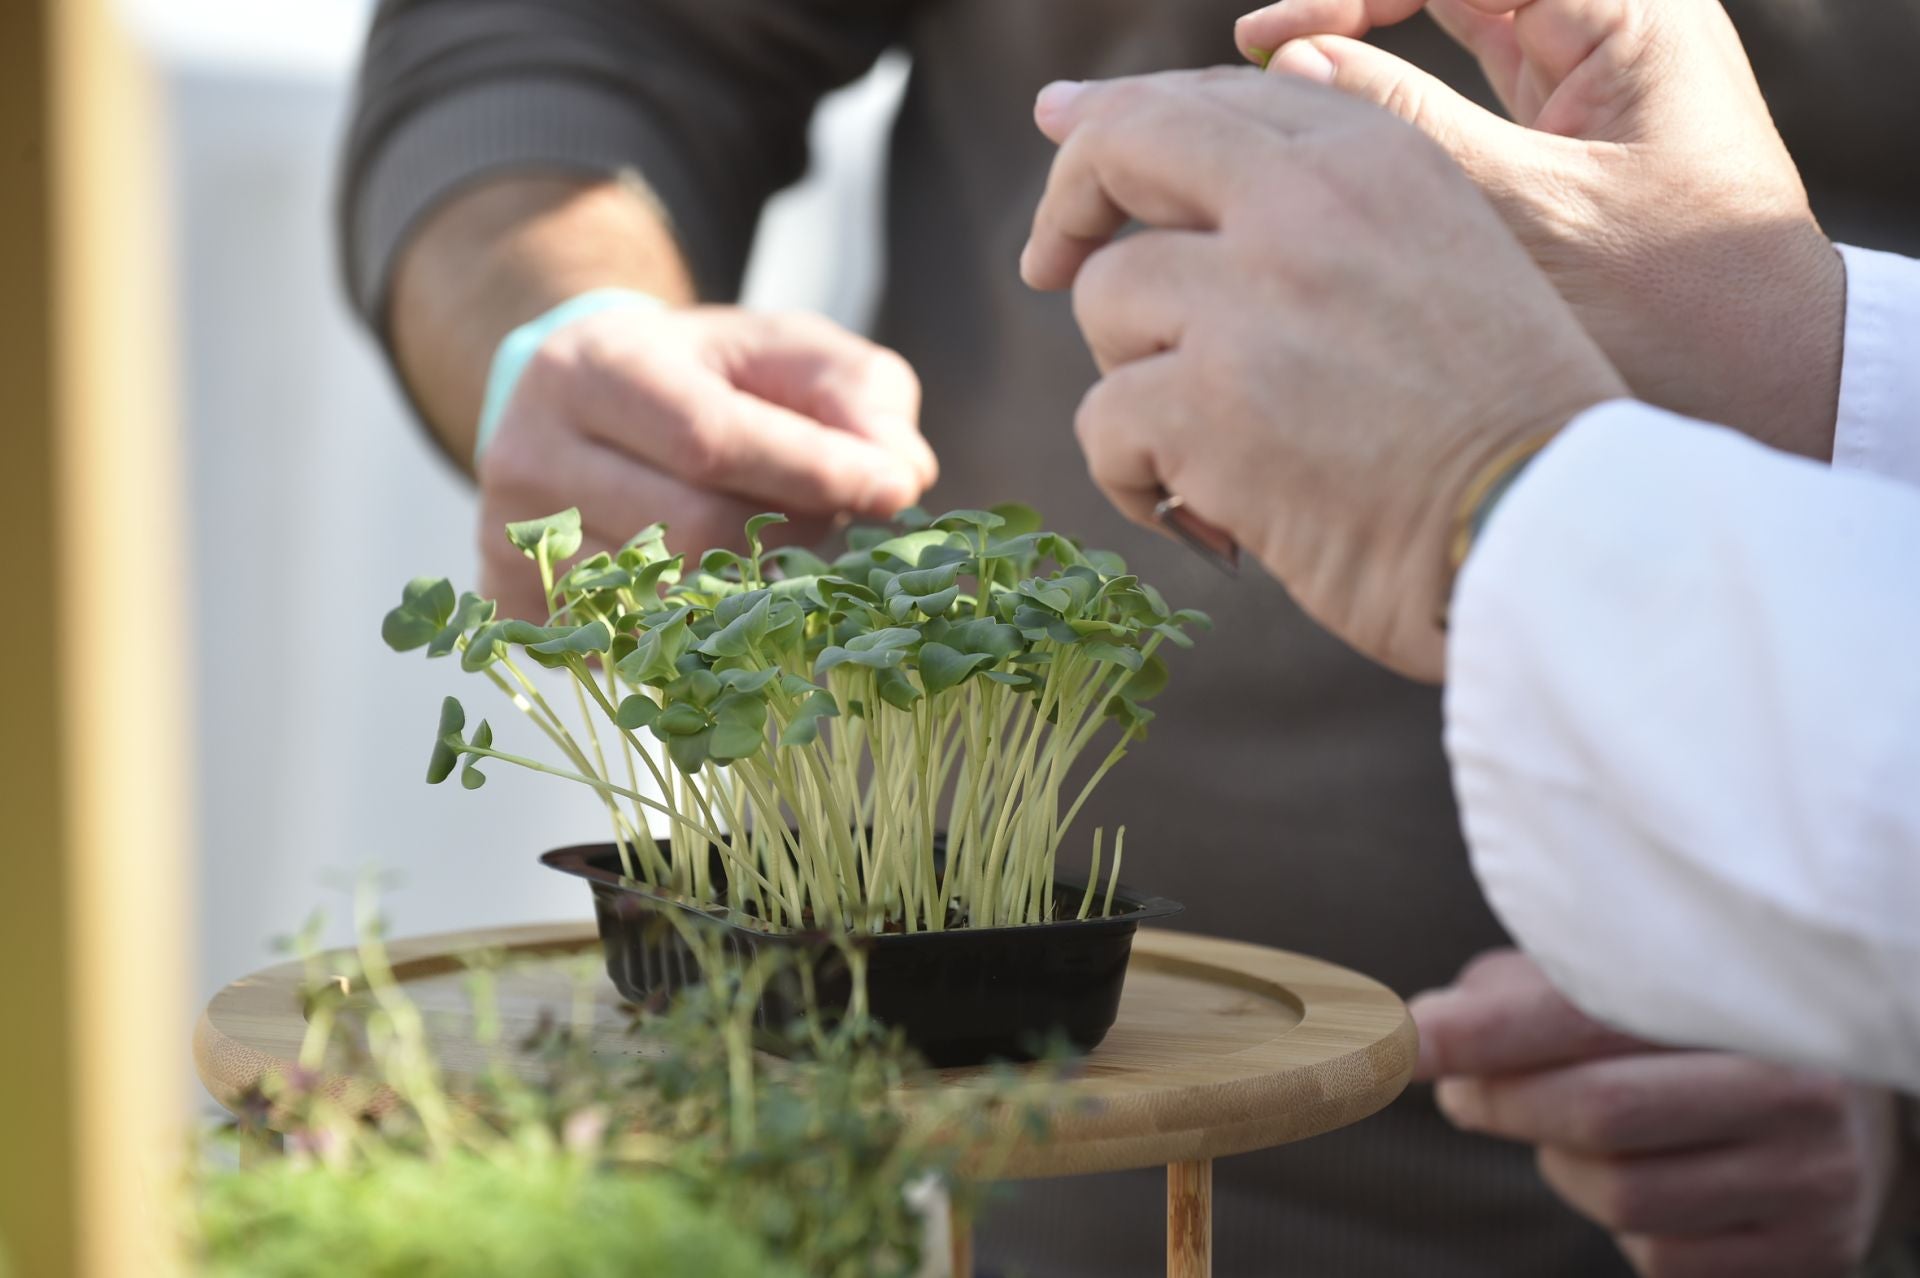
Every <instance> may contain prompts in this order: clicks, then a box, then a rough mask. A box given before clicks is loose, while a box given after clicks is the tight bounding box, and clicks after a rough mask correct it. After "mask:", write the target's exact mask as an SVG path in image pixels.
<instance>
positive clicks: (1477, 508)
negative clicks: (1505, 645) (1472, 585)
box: [1435, 427, 1565, 630]
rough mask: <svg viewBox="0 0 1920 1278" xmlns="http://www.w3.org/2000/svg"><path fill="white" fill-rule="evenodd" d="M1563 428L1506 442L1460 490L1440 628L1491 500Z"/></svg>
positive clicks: (1499, 494) (1454, 519)
mask: <svg viewBox="0 0 1920 1278" xmlns="http://www.w3.org/2000/svg"><path fill="white" fill-rule="evenodd" d="M1563 429H1565V428H1564V427H1555V428H1554V429H1552V430H1548V431H1542V432H1540V433H1539V434H1538V435H1530V436H1528V437H1527V438H1525V439H1523V440H1520V441H1519V442H1518V443H1515V444H1511V445H1509V446H1508V447H1507V448H1505V449H1503V450H1502V451H1501V452H1500V453H1499V454H1498V455H1497V456H1496V457H1494V459H1493V460H1492V461H1490V462H1488V463H1487V464H1486V465H1485V466H1482V467H1481V468H1480V470H1479V471H1478V472H1476V473H1475V475H1474V477H1473V482H1472V483H1470V484H1468V485H1467V487H1466V491H1465V492H1463V493H1461V495H1460V505H1459V506H1458V507H1457V508H1456V509H1455V510H1454V512H1453V537H1452V539H1451V540H1450V541H1449V542H1448V545H1447V578H1446V581H1447V588H1446V593H1445V594H1444V595H1442V596H1441V601H1440V615H1439V616H1438V617H1437V618H1436V619H1435V620H1436V621H1437V622H1438V624H1439V626H1440V628H1441V629H1442V630H1445V629H1446V628H1447V612H1448V609H1449V606H1450V605H1451V603H1452V601H1453V585H1454V582H1455V581H1456V580H1458V578H1459V576H1460V570H1461V569H1462V568H1464V567H1465V566H1466V563H1467V555H1468V554H1469V553H1470V552H1471V551H1472V550H1473V540H1474V538H1475V537H1476V536H1478V535H1479V532H1480V528H1481V526H1482V525H1483V524H1485V522H1486V517H1487V515H1488V514H1489V513H1490V512H1491V510H1492V506H1493V502H1494V500H1495V499H1496V498H1498V497H1499V496H1501V495H1502V494H1503V493H1504V492H1505V491H1506V489H1507V487H1508V486H1509V485H1510V484H1512V483H1513V481H1514V480H1515V479H1517V478H1518V477H1519V475H1520V472H1521V471H1523V470H1525V469H1526V468H1527V463H1529V462H1531V461H1532V460H1533V459H1534V458H1536V457H1538V456H1539V455H1540V454H1541V453H1542V452H1543V451H1545V449H1546V447H1547V445H1548V444H1551V443H1552V442H1553V441H1554V440H1556V439H1558V438H1559V437H1560V432H1561V430H1563Z"/></svg>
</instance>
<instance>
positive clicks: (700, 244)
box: [338, 0, 907, 331]
mask: <svg viewBox="0 0 1920 1278" xmlns="http://www.w3.org/2000/svg"><path fill="white" fill-rule="evenodd" d="M906 8H907V5H906V4H905V3H904V0H891V2H889V0H383V3H382V4H381V5H380V8H379V11H378V13H377V14H376V16H375V18H374V21H373V26H372V29H371V31H370V33H369V35H368V39H367V47H366V54H365V58H364V61H363V63H362V66H361V71H360V81H359V87H358V91H357V94H356V98H355V103H354V109H353V115H352V119H351V122H350V125H349V129H348V134H347V141H346V151H345V155H344V157H343V163H342V171H341V175H340V191H339V208H338V218H339V235H340V245H341V252H342V257H343V268H344V271H345V276H346V285H347V289H348V292H349V294H350V295H351V297H352V301H353V304H354V306H355V308H356V309H357V310H358V311H359V312H360V314H361V316H362V317H363V318H365V319H366V320H367V322H368V324H369V325H370V326H371V327H373V328H374V329H375V330H376V331H381V330H383V328H384V316H385V311H386V302H387V285H388V281H389V278H390V273H391V270H392V267H393V263H394V260H395V258H396V256H397V254H398V252H399V250H400V248H401V246H402V245H403V244H404V243H405V241H406V238H407V236H408V234H409V232H410V231H411V230H412V229H413V228H414V227H416V226H418V225H419V224H420V221H421V219H422V217H423V216H424V215H425V214H427V213H428V212H430V211H431V210H432V209H433V208H434V207H435V206H436V205H437V204H438V203H439V202H441V201H442V200H445V199H446V198H447V197H448V196H449V195H450V194H452V193H453V192H455V191H457V190H459V189H461V188H462V187H464V186H466V185H468V184H471V183H474V182H476V181H479V180H482V179H484V178H486V177H487V176H488V175H490V174H499V173H501V172H504V171H520V172H528V171H542V172H548V173H553V172H563V173H564V172H574V173H581V174H587V175H596V176H601V175H606V176H610V175H613V174H616V173H620V172H623V171H632V172H636V173H638V174H639V176H640V177H641V178H642V179H643V180H644V181H645V182H646V184H647V185H648V186H649V187H650V188H651V189H652V191H653V193H654V195H655V196H656V197H657V198H658V199H659V201H660V203H661V205H662V207H663V209H664V210H665V212H666V214H667V216H668V218H669V219H670V221H671V222H672V225H673V229H674V232H675V234H676V235H677V237H678V239H679V242H680V244H681V247H682V249H683V251H684V252H685V253H686V254H687V258H688V262H689V265H690V266H691V268H692V271H693V276H694V279H695V281H696V282H697V284H698V286H699V289H700V292H701V295H702V296H703V297H707V298H712V299H726V298H731V297H732V296H733V295H734V294H735V293H736V292H737V290H738V288H739V284H740V276H741V273H742V271H743V269H744V267H745V263H746V256H747V250H748V248H749V244H750V240H751V238H752V234H753V228H754V225H755V223H756V221H757V219H758V217H759V213H760V208H761V206H762V204H764V203H765V201H766V199H767V197H768V196H770V195H772V194H773V193H774V192H775V191H777V190H779V189H780V188H781V187H783V186H785V185H787V184H788V183H790V182H792V181H793V180H795V179H796V178H797V177H799V176H800V174H801V173H802V171H803V170H804V169H805V167H806V158H807V157H806V131H807V124H808V121H809V119H810V118H811V116H812V113H813V108H814V106H815V104H816V103H818V101H819V100H820V98H821V97H823V96H824V95H825V94H826V93H827V92H829V91H830V90H832V89H834V88H837V87H839V86H840V85H842V84H845V83H848V82H849V81H851V80H854V79H856V78H858V77H859V76H860V75H861V74H862V73H863V72H865V71H866V70H867V68H868V67H870V66H871V65H872V63H873V61H874V60H875V59H876V58H877V57H878V56H879V55H880V53H881V52H883V51H884V50H885V49H886V48H887V46H888V45H889V44H890V43H892V42H893V40H894V39H895V38H896V36H897V33H898V28H899V26H900V23H901V17H900V15H902V14H903V13H904V12H905V10H906Z"/></svg>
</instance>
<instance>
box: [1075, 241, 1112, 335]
mask: <svg viewBox="0 0 1920 1278" xmlns="http://www.w3.org/2000/svg"><path fill="white" fill-rule="evenodd" d="M1123 247H1124V242H1123V243H1122V244H1110V245H1108V246H1107V247H1105V248H1102V249H1100V250H1099V251H1098V252H1096V253H1094V254H1093V255H1092V256H1091V257H1089V258H1088V259H1087V260H1086V262H1085V263H1084V264H1082V266H1081V267H1080V273H1079V274H1078V275H1076V276H1075V277H1074V280H1073V318H1074V322H1075V323H1077V324H1079V326H1080V329H1081V331H1082V332H1084V333H1085V334H1086V335H1087V337H1088V338H1089V339H1092V338H1094V337H1095V335H1096V334H1097V333H1098V331H1099V329H1100V328H1101V321H1102V319H1103V317H1105V316H1107V315H1109V314H1111V313H1112V309H1113V303H1114V301H1115V299H1116V297H1118V296H1119V294H1120V290H1121V288H1122V286H1123V279H1122V277H1123V276H1124V274H1125V272H1124V270H1123V269H1122V268H1123V265H1124V263H1123V262H1122V260H1121V259H1122V257H1123V256H1124V255H1123V254H1121V253H1120V252H1119V250H1120V249H1121V248H1123Z"/></svg>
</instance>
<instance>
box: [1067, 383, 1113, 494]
mask: <svg viewBox="0 0 1920 1278" xmlns="http://www.w3.org/2000/svg"><path fill="white" fill-rule="evenodd" d="M1111 387H1112V383H1110V382H1108V381H1107V380H1106V379H1104V378H1102V379H1101V380H1100V381H1097V382H1095V383H1094V384H1093V385H1092V386H1090V387H1088V388H1087V393H1086V394H1085V395H1082V396H1081V397H1080V406H1079V407H1078V408H1076V409H1075V410H1074V412H1073V437H1074V438H1075V439H1077V440H1079V441H1080V447H1081V448H1082V449H1084V450H1086V454H1087V461H1088V463H1089V464H1090V465H1092V466H1093V467H1094V468H1095V470H1096V472H1097V471H1098V467H1099V454H1100V451H1101V449H1100V444H1101V442H1102V440H1103V439H1104V438H1105V433H1106V430H1107V428H1108V426H1109V424H1110V421H1111V409H1112V406H1111V404H1110V403H1109V401H1110V400H1111V399H1112V396H1113V392H1112V389H1111Z"/></svg>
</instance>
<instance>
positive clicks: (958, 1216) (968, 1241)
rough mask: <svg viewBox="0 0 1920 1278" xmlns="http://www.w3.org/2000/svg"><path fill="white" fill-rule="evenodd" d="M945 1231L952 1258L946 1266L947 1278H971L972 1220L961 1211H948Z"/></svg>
mask: <svg viewBox="0 0 1920 1278" xmlns="http://www.w3.org/2000/svg"><path fill="white" fill-rule="evenodd" d="M947 1231H948V1244H949V1245H950V1246H951V1247H952V1249H953V1252H952V1254H953V1259H952V1260H951V1261H950V1262H949V1264H948V1266H947V1273H948V1275H949V1278H973V1221H972V1220H970V1219H969V1218H968V1216H967V1213H965V1212H963V1211H949V1212H948V1213H947Z"/></svg>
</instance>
